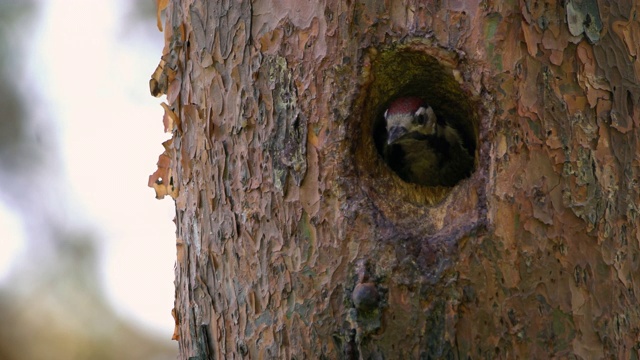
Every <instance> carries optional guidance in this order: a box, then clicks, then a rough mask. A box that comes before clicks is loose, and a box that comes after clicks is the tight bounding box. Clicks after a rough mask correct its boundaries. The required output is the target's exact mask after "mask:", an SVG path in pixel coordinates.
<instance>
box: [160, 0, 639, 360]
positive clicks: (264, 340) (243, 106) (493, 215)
mask: <svg viewBox="0 0 640 360" xmlns="http://www.w3.org/2000/svg"><path fill="white" fill-rule="evenodd" d="M163 2H164V3H166V1H159V3H161V7H162V8H163V7H164V6H167V7H166V11H165V14H166V21H165V34H166V47H165V50H164V55H163V60H162V61H161V64H160V66H159V68H158V70H157V71H156V73H155V74H154V75H153V77H152V80H151V87H152V93H154V94H156V95H158V94H166V95H167V105H164V106H165V110H166V116H165V126H166V127H167V130H168V131H171V132H172V134H173V138H172V139H171V140H169V141H168V142H167V143H165V147H166V152H165V153H164V154H163V155H162V156H161V159H160V161H159V168H158V171H157V172H156V173H155V174H154V175H152V176H151V178H150V183H151V185H152V186H154V187H155V188H156V191H157V194H158V197H162V196H164V195H166V194H170V195H171V196H172V197H173V198H174V199H175V202H176V225H177V265H176V302H175V309H174V316H175V318H176V331H175V336H174V337H175V339H177V340H178V341H179V343H180V354H181V358H183V359H188V358H194V359H205V358H217V359H228V358H243V357H245V358H251V359H266V358H297V359H301V358H310V359H315V358H329V359H333V358H345V359H357V358H363V359H368V358H373V359H381V358H387V359H408V358H425V359H427V358H432V359H433V358H460V359H467V358H517V357H519V358H549V357H565V356H569V355H575V356H576V357H577V358H583V359H587V358H603V357H609V358H637V356H638V349H639V348H640V346H639V345H638V344H640V311H639V308H638V306H637V302H638V301H637V294H638V291H639V290H640V289H639V288H638V286H639V285H640V282H639V281H640V279H636V276H635V274H636V273H637V271H638V268H639V266H640V251H639V243H640V236H639V235H640V234H638V232H637V231H636V226H635V220H636V217H637V214H638V203H639V200H640V199H639V192H638V190H637V187H638V186H637V180H636V179H637V177H638V169H639V168H638V155H637V153H638V151H637V146H638V136H637V134H638V128H636V125H638V121H639V116H640V115H639V114H640V111H638V110H639V109H638V96H639V94H640V91H639V90H640V88H639V87H638V83H639V82H638V78H639V72H640V66H639V65H638V64H640V62H638V60H637V55H638V53H639V41H638V39H640V26H639V25H640V23H639V22H638V21H637V18H636V17H637V11H638V7H637V6H636V7H634V6H635V5H630V4H622V3H619V4H616V5H614V4H609V3H608V2H604V1H599V2H598V1H595V0H582V1H578V0H567V1H565V2H554V1H545V2H542V1H540V2H539V1H527V0H522V1H520V2H504V1H500V0H498V1H494V2H478V3H473V2H468V1H444V2H441V1H411V0H407V1H367V2H357V1H350V0H335V1H332V0H329V1H326V2H313V1H299V0H292V1H285V0H282V1H268V0H255V1H248V0H238V1H200V0H194V1H182V2H178V1H172V2H171V3H170V4H168V5H166V4H165V5H162V3H163ZM399 96H419V97H421V98H422V99H425V100H427V101H428V102H429V103H430V104H431V105H432V106H433V108H434V111H435V112H436V114H438V116H440V117H444V118H446V119H447V120H448V121H449V122H450V123H451V124H452V125H453V126H454V127H455V128H456V129H458V131H459V132H460V134H461V136H462V139H463V140H464V143H465V145H466V147H467V149H468V150H469V151H470V152H471V153H472V154H473V156H474V164H473V167H472V168H471V169H468V170H469V171H471V175H470V176H469V177H462V178H460V179H457V180H456V182H455V184H453V185H452V186H450V187H441V186H432V187H430V186H420V185H415V184H411V183H407V182H404V181H403V180H401V179H400V177H399V176H398V175H397V174H395V173H394V172H393V171H392V170H391V168H390V166H389V165H387V164H386V163H385V160H384V157H383V156H382V155H381V154H383V152H384V150H383V148H384V146H385V145H384V144H385V142H384V141H383V140H384V136H385V129H384V126H383V125H384V116H383V114H384V110H385V109H386V107H387V106H388V105H389V103H390V101H392V100H393V99H394V98H397V97H399Z"/></svg>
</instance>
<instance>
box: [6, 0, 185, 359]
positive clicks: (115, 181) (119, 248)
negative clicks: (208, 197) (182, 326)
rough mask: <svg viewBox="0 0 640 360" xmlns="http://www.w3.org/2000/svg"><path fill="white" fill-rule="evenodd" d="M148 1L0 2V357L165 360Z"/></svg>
mask: <svg viewBox="0 0 640 360" xmlns="http://www.w3.org/2000/svg"><path fill="white" fill-rule="evenodd" d="M155 16H156V15H155V1H154V0H109V1H87V0H0V359H27V360H30V359H175V358H176V356H177V343H176V342H175V341H171V340H170V339H171V335H172V333H173V326H174V322H173V319H172V317H171V308H172V307H173V299H174V289H173V279H174V268H173V267H174V261H175V227H174V224H173V222H172V219H173V216H174V210H173V209H174V206H173V201H171V200H169V199H168V198H167V199H165V200H162V201H159V200H156V199H155V193H154V191H153V189H151V188H148V187H147V181H148V176H149V175H150V174H151V173H153V172H154V171H155V170H156V161H157V159H158V155H159V154H161V153H162V151H163V148H162V146H161V143H162V141H164V140H166V139H167V138H168V136H167V135H166V134H164V133H163V126H162V114H163V111H162V108H161V107H160V105H159V104H160V101H161V99H155V98H153V97H151V95H150V94H149V87H148V81H149V78H150V75H151V73H152V72H153V71H154V70H155V68H156V66H157V64H158V62H159V60H160V55H161V53H162V47H163V36H162V34H161V33H160V32H159V31H158V29H157V27H156V18H155Z"/></svg>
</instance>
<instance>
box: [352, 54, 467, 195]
mask: <svg viewBox="0 0 640 360" xmlns="http://www.w3.org/2000/svg"><path fill="white" fill-rule="evenodd" d="M371 65H372V66H371V78H370V79H371V83H370V85H369V92H368V94H367V99H366V101H365V102H364V104H365V105H364V106H363V109H362V111H363V119H364V121H363V130H364V131H363V134H364V137H365V138H366V137H367V135H366V134H369V135H368V137H369V138H370V139H365V141H364V147H365V148H367V149H368V150H365V153H369V154H364V156H365V157H367V158H369V159H376V161H377V163H382V165H381V166H380V165H375V164H371V165H372V166H373V167H374V168H375V167H376V166H379V167H380V168H378V169H376V170H374V171H373V174H372V175H373V176H375V177H385V174H384V173H385V169H386V172H387V173H389V170H390V172H391V173H394V174H395V176H396V177H397V178H399V179H400V180H401V181H402V182H404V183H412V184H415V185H418V186H419V187H422V188H428V189H431V190H430V191H429V192H430V193H433V194H435V193H439V194H444V193H446V192H447V191H448V190H447V189H450V188H452V187H454V186H456V185H457V184H458V183H459V182H460V181H462V180H464V179H466V178H468V177H469V176H471V174H472V173H473V172H474V171H475V168H476V164H477V151H476V150H477V147H478V144H477V142H478V125H477V124H478V116H477V114H476V108H477V107H476V105H475V104H474V102H473V100H472V98H471V96H470V95H469V94H468V92H466V91H464V89H463V87H462V85H461V83H460V82H459V81H458V80H457V79H456V76H454V74H455V70H454V68H453V67H452V66H450V65H448V64H447V65H443V63H441V62H440V61H439V60H438V59H437V58H436V57H434V56H431V55H429V54H427V53H426V52H424V51H416V50H412V49H401V50H397V49H395V50H389V51H384V52H380V53H377V54H376V55H375V57H374V58H373V59H371ZM458 78H459V76H458ZM401 97H418V98H420V99H422V100H423V101H425V102H426V103H427V104H429V106H431V107H432V109H433V110H434V112H435V114H436V117H437V118H438V119H446V123H447V124H448V125H450V126H451V127H452V128H453V129H455V130H456V131H457V133H458V134H459V138H460V143H461V146H462V147H463V148H464V150H465V151H466V152H465V153H464V154H465V156H457V155H453V156H450V157H448V158H447V160H446V161H447V162H446V163H445V164H440V165H438V167H437V171H435V172H432V173H429V174H428V176H425V177H424V178H421V179H419V180H416V179H415V177H414V178H410V177H408V176H407V175H406V173H403V172H402V171H400V168H401V166H400V165H399V164H400V163H401V161H402V159H400V158H401V157H402V156H405V155H406V154H403V153H402V150H398V149H395V148H393V147H392V146H390V145H388V144H387V129H386V122H385V118H384V114H385V111H386V110H387V109H388V107H389V105H390V104H391V103H392V102H393V101H394V100H396V99H398V98H401ZM371 152H373V154H371ZM365 162H366V160H365ZM388 176H392V177H393V176H394V175H388ZM437 188H440V189H437ZM437 197H440V196H437Z"/></svg>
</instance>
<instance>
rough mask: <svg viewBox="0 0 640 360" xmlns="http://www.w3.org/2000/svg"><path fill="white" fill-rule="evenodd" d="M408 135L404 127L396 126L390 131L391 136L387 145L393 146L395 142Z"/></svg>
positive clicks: (389, 135)
mask: <svg viewBox="0 0 640 360" xmlns="http://www.w3.org/2000/svg"><path fill="white" fill-rule="evenodd" d="M406 133H407V129H405V128H404V127H402V126H394V127H392V128H391V129H389V134H388V137H387V145H391V144H392V143H393V142H394V141H396V140H398V139H399V138H401V137H402V135H404V134H406Z"/></svg>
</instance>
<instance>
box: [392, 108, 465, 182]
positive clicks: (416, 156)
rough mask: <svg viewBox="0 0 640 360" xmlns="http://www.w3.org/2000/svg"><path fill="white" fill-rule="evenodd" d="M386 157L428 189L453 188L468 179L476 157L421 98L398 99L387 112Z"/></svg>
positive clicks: (399, 171)
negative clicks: (436, 187) (433, 187)
mask: <svg viewBox="0 0 640 360" xmlns="http://www.w3.org/2000/svg"><path fill="white" fill-rule="evenodd" d="M384 119H385V122H386V130H387V141H386V147H385V150H384V158H385V161H386V162H387V164H388V165H389V167H390V168H391V169H393V170H394V171H395V172H396V174H398V176H400V178H402V179H403V180H404V181H407V182H411V183H415V184H419V185H425V186H438V185H439V186H453V185H455V184H456V183H457V182H458V181H459V180H461V179H464V178H466V177H468V176H469V175H470V174H471V170H472V169H473V156H471V154H469V151H467V149H466V148H465V146H464V144H463V141H462V138H461V137H460V134H459V133H458V131H457V130H456V129H455V128H453V127H452V126H451V125H450V124H449V123H447V122H446V120H444V119H441V118H438V117H436V114H435V112H434V111H433V109H432V108H431V106H429V105H428V104H427V103H426V102H425V101H424V100H422V99H420V98H419V97H402V98H398V99H396V100H394V101H393V102H391V104H390V105H389V108H388V109H387V110H386V111H385V113H384Z"/></svg>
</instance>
